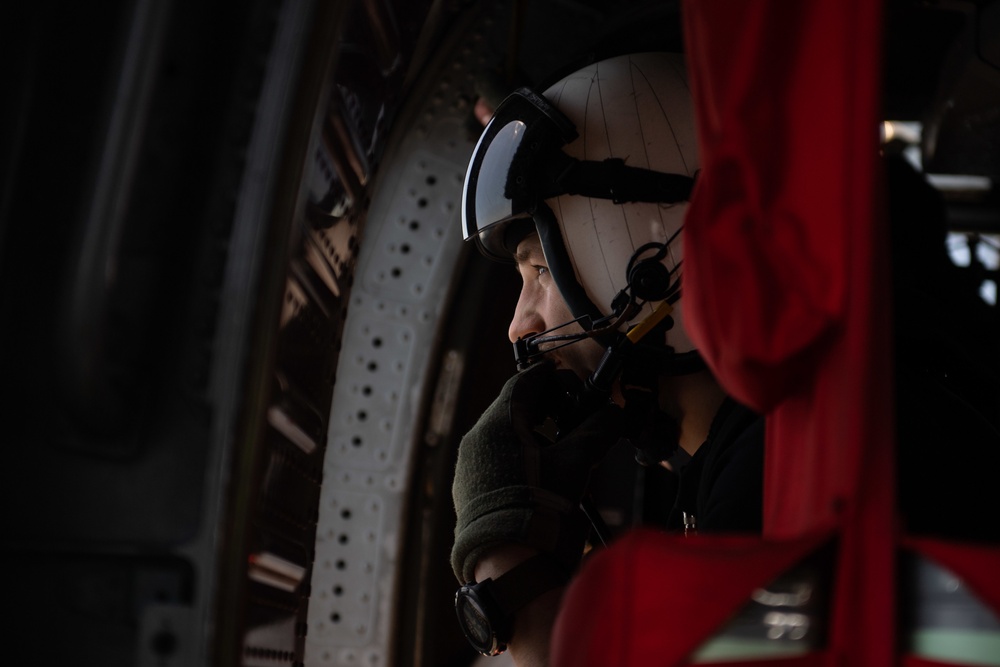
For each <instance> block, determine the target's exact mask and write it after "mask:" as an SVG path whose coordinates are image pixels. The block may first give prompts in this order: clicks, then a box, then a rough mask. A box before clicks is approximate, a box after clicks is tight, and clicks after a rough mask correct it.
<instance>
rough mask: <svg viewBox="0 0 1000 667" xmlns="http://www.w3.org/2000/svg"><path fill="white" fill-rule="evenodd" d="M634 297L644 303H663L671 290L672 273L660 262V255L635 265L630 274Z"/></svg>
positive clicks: (630, 284) (630, 287) (629, 283)
mask: <svg viewBox="0 0 1000 667" xmlns="http://www.w3.org/2000/svg"><path fill="white" fill-rule="evenodd" d="M628 286H629V290H630V291H631V292H632V295H633V296H634V297H636V298H638V299H642V300H643V301H662V300H663V299H665V298H667V292H668V291H669V290H670V271H669V270H668V269H667V267H666V266H664V265H663V264H662V263H661V262H660V257H659V255H657V256H655V257H647V258H646V259H643V260H640V261H638V262H636V263H635V266H633V267H632V268H631V269H629V272H628Z"/></svg>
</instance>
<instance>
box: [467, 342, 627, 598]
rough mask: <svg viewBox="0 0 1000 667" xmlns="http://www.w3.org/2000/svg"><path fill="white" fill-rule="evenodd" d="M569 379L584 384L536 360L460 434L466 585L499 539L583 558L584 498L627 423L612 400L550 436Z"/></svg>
mask: <svg viewBox="0 0 1000 667" xmlns="http://www.w3.org/2000/svg"><path fill="white" fill-rule="evenodd" d="M569 385H575V388H571V389H570V391H578V390H579V388H580V386H581V383H580V381H579V380H578V379H577V378H576V376H575V375H574V374H573V373H572V372H571V371H557V370H556V369H555V367H554V366H553V365H552V364H551V363H550V362H542V363H539V364H535V365H534V366H531V367H530V368H528V369H527V370H524V371H522V372H520V373H518V374H517V375H515V376H514V377H512V378H511V379H510V380H508V381H507V383H506V384H505V385H504V387H503V389H502V390H501V392H500V395H499V396H498V397H497V398H496V400H495V401H494V402H493V404H492V405H490V407H489V408H487V409H486V411H485V412H484V413H483V415H482V417H480V418H479V421H478V422H477V423H476V425H475V426H473V427H472V429H471V430H470V431H469V432H468V433H467V434H466V435H465V437H464V438H463V439H462V442H461V445H460V447H459V451H458V463H457V466H456V470H455V481H454V485H453V486H452V496H453V499H454V501H455V510H456V514H457V517H458V522H457V525H456V527H455V544H454V547H453V548H452V552H451V564H452V569H453V570H454V572H455V576H456V577H457V578H458V579H459V581H460V582H461V583H467V582H470V581H473V575H474V572H475V567H476V563H477V561H478V560H479V559H480V558H481V557H482V556H483V554H484V553H485V551H487V550H488V549H490V548H491V547H494V546H497V545H500V544H508V543H518V544H526V545H529V546H533V547H535V548H537V549H538V550H540V551H543V552H549V553H551V554H552V555H553V556H554V557H556V558H557V559H558V560H560V561H561V562H563V563H564V564H565V565H566V566H567V568H568V569H572V568H574V567H575V566H576V565H577V564H578V563H579V560H580V558H581V556H582V552H583V543H584V540H585V539H586V535H587V530H588V524H587V521H586V518H585V517H584V516H583V513H582V511H581V510H580V508H579V504H580V500H581V498H582V497H583V495H584V493H585V491H586V487H587V482H588V481H589V478H590V473H591V470H592V469H593V468H594V467H595V466H596V465H597V463H599V462H600V460H601V459H602V458H603V457H604V455H605V454H606V453H607V452H608V450H609V449H610V448H611V446H612V445H614V444H615V442H617V441H618V439H619V437H620V433H621V432H622V428H623V426H624V424H623V413H622V410H621V409H620V408H618V407H617V406H616V405H614V404H612V403H610V402H608V403H607V404H605V405H602V406H600V407H599V408H598V409H597V410H595V411H593V413H592V414H589V415H586V416H585V417H584V419H583V420H582V421H581V422H580V423H579V425H578V426H576V427H575V428H573V429H572V430H570V431H569V432H567V433H565V434H560V437H558V439H556V440H555V441H553V440H552V436H553V435H554V432H553V431H554V429H552V424H551V421H550V423H549V424H548V427H547V428H546V427H544V426H543V425H544V424H545V422H546V417H550V416H551V414H553V413H554V411H557V410H558V409H559V408H560V407H561V406H562V405H564V404H565V401H566V397H567V386H569ZM546 433H548V435H546Z"/></svg>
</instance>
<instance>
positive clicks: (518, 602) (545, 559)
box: [491, 553, 570, 615]
mask: <svg viewBox="0 0 1000 667" xmlns="http://www.w3.org/2000/svg"><path fill="white" fill-rule="evenodd" d="M569 578H570V573H569V572H568V571H567V570H566V568H565V567H563V566H561V565H559V564H558V563H557V562H555V561H554V560H552V558H551V557H549V555H548V554H544V553H540V554H536V555H535V556H532V557H531V558H529V559H528V560H526V561H524V562H522V563H519V564H518V565H516V566H514V567H513V568H512V569H510V570H508V571H507V572H505V573H503V574H502V575H500V576H499V577H497V578H496V579H495V580H493V582H492V584H493V585H492V586H491V588H492V592H493V597H494V599H495V600H496V601H497V604H499V606H500V609H502V610H503V613H504V614H505V615H512V614H514V613H515V612H517V611H518V610H519V609H520V608H521V607H523V606H524V605H526V604H528V603H529V602H531V601H532V600H534V599H535V598H537V597H538V596H539V595H541V594H542V593H545V592H547V591H550V590H552V589H553V588H558V587H559V586H562V585H564V584H566V582H568V581H569Z"/></svg>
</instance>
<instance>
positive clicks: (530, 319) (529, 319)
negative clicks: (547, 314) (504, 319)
mask: <svg viewBox="0 0 1000 667" xmlns="http://www.w3.org/2000/svg"><path fill="white" fill-rule="evenodd" d="M543 331H545V322H544V321H543V320H542V317H541V315H539V314H538V308H537V307H536V303H535V300H534V299H533V298H532V297H531V296H530V295H529V294H527V293H526V290H523V289H522V290H521V295H520V296H519V297H518V299H517V306H516V307H515V308H514V317H513V318H512V319H511V321H510V327H509V328H508V329H507V337H508V338H509V339H510V342H511V343H514V342H517V339H518V338H526V337H527V336H530V335H531V334H536V333H541V332H543Z"/></svg>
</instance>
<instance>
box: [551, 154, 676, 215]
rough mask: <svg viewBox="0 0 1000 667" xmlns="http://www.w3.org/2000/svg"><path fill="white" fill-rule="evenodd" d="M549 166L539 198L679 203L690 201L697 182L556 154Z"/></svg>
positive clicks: (615, 162) (616, 162) (617, 162)
mask: <svg viewBox="0 0 1000 667" xmlns="http://www.w3.org/2000/svg"><path fill="white" fill-rule="evenodd" d="M556 153H557V155H553V156H552V157H551V158H550V160H549V161H548V164H547V165H546V167H547V171H549V172H550V173H549V174H546V176H548V178H545V179H544V181H543V182H545V185H544V186H542V188H541V189H542V191H541V192H540V193H539V195H540V196H539V199H549V198H551V197H556V196H558V195H563V194H568V195H581V196H584V197H594V198H597V199H610V200H611V201H613V202H614V203H616V204H622V203H625V202H655V203H665V204H676V203H678V202H683V201H688V200H689V199H690V198H691V191H692V190H693V189H694V179H693V178H691V177H690V176H685V175H682V174H668V173H664V172H659V171H652V170H649V169H643V168H642V167H630V166H628V165H626V164H625V162H624V160H621V159H619V158H608V159H607V160H602V161H600V162H597V161H592V160H576V159H574V158H572V157H569V156H568V155H566V154H565V153H563V152H562V151H556Z"/></svg>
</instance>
